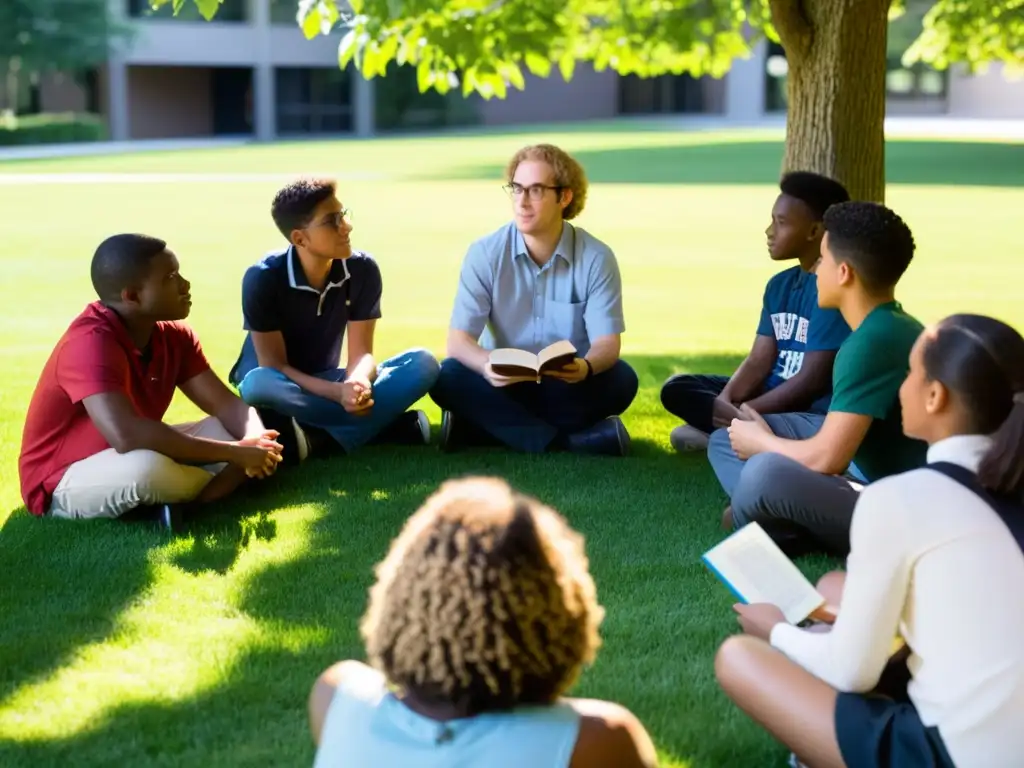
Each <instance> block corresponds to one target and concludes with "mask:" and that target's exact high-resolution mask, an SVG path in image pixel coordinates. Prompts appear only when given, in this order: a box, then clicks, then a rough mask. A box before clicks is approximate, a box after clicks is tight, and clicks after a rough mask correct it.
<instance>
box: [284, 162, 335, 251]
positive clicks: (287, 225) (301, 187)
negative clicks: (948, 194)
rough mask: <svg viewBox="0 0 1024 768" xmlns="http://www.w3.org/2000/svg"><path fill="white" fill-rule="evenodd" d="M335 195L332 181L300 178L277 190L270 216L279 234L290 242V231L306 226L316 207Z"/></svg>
mask: <svg viewBox="0 0 1024 768" xmlns="http://www.w3.org/2000/svg"><path fill="white" fill-rule="evenodd" d="M336 193H337V183H336V182H335V181H334V179H317V178H308V177H302V178H299V179H296V180H295V181H293V182H291V183H290V184H288V185H287V186H286V187H282V188H281V189H280V190H278V193H277V194H276V195H275V196H274V202H273V203H272V204H271V206H270V215H271V217H273V219H274V224H276V225H277V228H278V229H279V230H280V232H281V234H282V235H284V236H285V238H286V239H288V240H291V239H292V230H295V229H302V228H303V227H306V226H308V225H309V222H310V221H312V219H313V212H314V211H315V210H316V207H317V206H318V205H320V203H322V202H323V201H324V200H326V199H328V198H329V197H331V196H332V195H334V194H336Z"/></svg>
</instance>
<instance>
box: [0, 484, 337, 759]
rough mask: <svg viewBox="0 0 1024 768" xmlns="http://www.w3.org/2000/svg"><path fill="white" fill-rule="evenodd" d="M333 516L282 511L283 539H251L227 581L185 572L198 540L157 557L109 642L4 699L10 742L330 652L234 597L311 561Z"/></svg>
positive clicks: (321, 633) (302, 629)
mask: <svg viewBox="0 0 1024 768" xmlns="http://www.w3.org/2000/svg"><path fill="white" fill-rule="evenodd" d="M324 514H326V509H325V508H324V507H323V506H322V505H319V504H313V503H311V504H303V505H301V506H294V507H282V508H281V509H279V510H277V511H276V512H275V513H274V516H275V517H276V518H278V519H280V520H284V519H286V520H287V525H286V526H284V529H283V532H282V534H281V535H280V536H277V537H275V538H274V540H273V542H272V543H271V542H269V541H263V540H260V539H259V538H254V539H252V540H250V541H249V545H248V546H247V547H246V549H245V551H244V552H243V553H242V554H241V555H240V556H239V557H238V559H237V562H236V564H235V567H234V568H233V569H232V571H231V573H230V574H229V575H228V576H227V577H224V576H222V575H219V574H215V573H209V572H205V571H201V572H199V573H197V574H193V573H191V572H189V571H188V570H184V569H182V568H181V567H179V566H178V565H177V563H176V560H177V558H178V557H180V556H181V555H182V554H183V553H187V552H188V551H189V550H190V549H191V548H193V547H195V546H196V543H197V538H195V537H192V536H189V537H183V538H180V539H176V540H175V541H173V542H171V543H170V544H168V545H167V546H165V547H162V548H160V549H158V550H154V551H153V552H152V553H151V556H150V558H151V560H153V561H154V568H153V579H154V581H153V584H152V586H151V587H149V588H148V589H146V590H145V591H144V592H143V593H142V594H140V595H139V596H138V597H137V598H136V599H135V600H134V601H133V602H132V603H131V605H130V606H129V607H127V608H126V609H125V610H124V611H123V612H122V613H121V614H120V616H118V617H117V619H116V621H115V622H114V626H113V629H112V631H111V632H110V634H109V636H108V637H106V638H104V639H102V640H99V641H97V642H94V643H90V644H86V645H83V646H82V647H81V648H78V649H76V650H75V651H74V653H73V655H72V656H71V658H70V659H68V661H67V663H66V664H65V665H64V666H63V667H61V668H60V669H58V670H56V671H55V672H53V673H52V674H51V675H50V676H49V677H47V678H46V679H44V680H40V681H38V682H34V683H31V684H27V685H24V686H22V687H21V688H19V689H17V690H16V691H15V692H14V694H13V695H12V696H10V697H9V698H8V699H7V700H6V701H4V702H3V706H2V708H0V739H4V738H7V739H19V740H39V739H66V738H68V737H69V736H73V735H75V734H78V733H81V732H86V731H89V730H91V729H93V728H96V727H97V724H98V723H102V722H103V720H104V719H105V717H106V715H107V713H108V712H109V711H110V710H113V709H117V708H121V707H124V706H126V705H141V704H146V703H159V704H163V705H168V704H172V703H174V702H182V701H186V700H188V699H191V698H195V697H197V696H200V695H202V694H203V693H204V692H207V691H210V690H212V689H216V688H217V687H219V686H222V685H224V684H225V683H226V682H228V681H230V680H231V679H232V677H233V676H234V674H235V672H236V667H237V665H238V664H240V663H244V660H245V658H246V657H247V656H248V655H250V654H253V653H256V652H259V651H269V650H274V651H277V652H284V653H289V654H300V653H302V652H304V651H306V650H308V649H309V648H311V647H318V646H321V645H323V643H324V642H325V638H326V631H325V630H324V629H322V628H318V627H310V626H292V625H288V624H286V623H283V622H280V621H270V622H263V621H260V620H259V619H256V618H253V617H252V616H249V615H247V614H246V613H245V612H244V611H241V610H239V609H238V608H237V607H236V605H235V600H234V599H232V598H233V597H237V596H238V595H240V594H242V593H244V590H245V587H246V584H247V583H248V581H249V580H250V579H252V578H255V577H256V576H257V575H258V574H260V573H261V572H263V571H265V570H267V569H273V568H278V567H281V566H283V565H285V564H287V563H288V562H289V561H291V560H293V559H295V558H298V557H301V556H303V554H304V553H306V552H307V550H308V545H309V539H310V529H311V526H312V525H313V524H315V523H316V522H317V521H318V520H319V519H320V518H321V517H322V516H323V515H324ZM209 535H210V534H205V535H204V536H202V537H200V540H201V539H204V538H208V537H209ZM225 582H227V583H225Z"/></svg>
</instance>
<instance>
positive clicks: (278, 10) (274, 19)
mask: <svg viewBox="0 0 1024 768" xmlns="http://www.w3.org/2000/svg"><path fill="white" fill-rule="evenodd" d="M298 10H299V4H298V3H297V2H295V0H270V23H271V24H288V25H289V26H292V27H296V26H298V22H297V21H296V20H295V17H296V14H297V13H298Z"/></svg>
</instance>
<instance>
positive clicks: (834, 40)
mask: <svg viewBox="0 0 1024 768" xmlns="http://www.w3.org/2000/svg"><path fill="white" fill-rule="evenodd" d="M889 4H890V0H771V9H772V22H773V24H774V26H775V29H776V30H777V31H778V33H779V38H780V39H781V40H782V47H783V48H784V49H785V51H786V59H787V61H788V63H789V77H788V81H787V93H788V99H789V107H788V114H787V119H786V156H785V160H784V161H783V166H784V170H786V171H793V170H803V171H814V172H816V173H822V174H825V175H827V176H831V177H832V178H834V179H837V180H839V181H841V182H842V183H843V184H845V185H846V187H847V189H848V190H849V191H850V196H851V197H852V198H853V199H855V200H874V201H877V202H883V201H884V200H885V72H886V36H887V32H888V26H889V24H888V12H889Z"/></svg>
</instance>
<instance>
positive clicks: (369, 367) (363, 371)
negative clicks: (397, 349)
mask: <svg viewBox="0 0 1024 768" xmlns="http://www.w3.org/2000/svg"><path fill="white" fill-rule="evenodd" d="M345 378H347V379H366V380H367V381H374V380H375V379H376V378H377V364H376V363H375V362H374V360H373V355H371V354H370V353H369V352H367V353H366V354H365V355H360V356H359V357H358V358H357V359H356V360H352V359H349V361H348V368H347V369H346V371H345Z"/></svg>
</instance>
